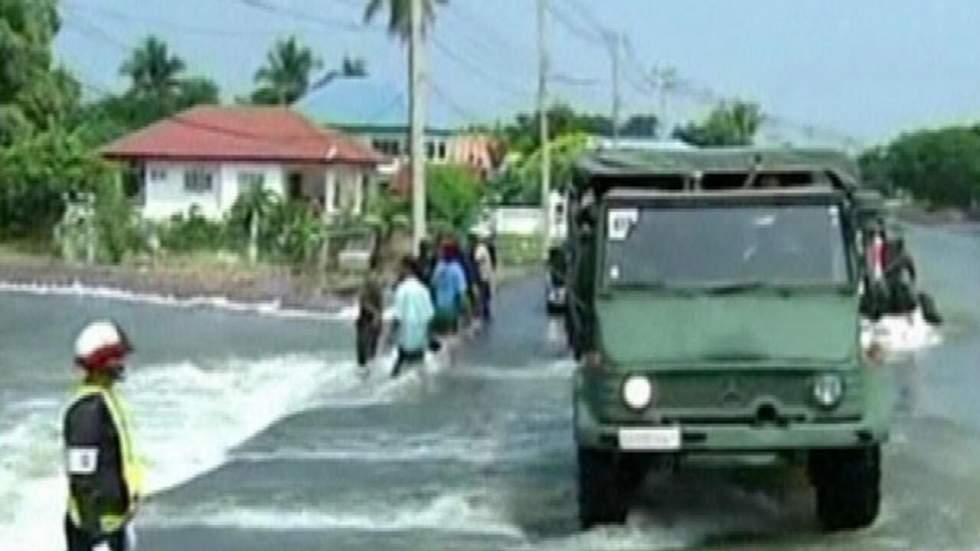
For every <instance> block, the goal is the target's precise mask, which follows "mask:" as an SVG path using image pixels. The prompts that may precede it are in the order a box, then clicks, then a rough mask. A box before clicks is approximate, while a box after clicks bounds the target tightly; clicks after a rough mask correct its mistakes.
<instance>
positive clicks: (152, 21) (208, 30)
mask: <svg viewBox="0 0 980 551" xmlns="http://www.w3.org/2000/svg"><path fill="white" fill-rule="evenodd" d="M62 2H63V5H64V6H65V7H67V8H69V9H73V10H84V11H90V12H93V13H98V14H101V15H105V16H107V17H111V18H113V19H116V20H119V21H123V22H138V23H146V24H149V25H160V26H165V27H170V28H173V29H175V30H178V31H183V32H187V33H195V34H202V35H207V36H215V35H220V36H241V37H253V36H257V35H267V34H277V33H278V32H279V31H278V30H274V29H253V30H234V29H227V28H216V27H199V26H196V25H186V24H184V23H179V22H177V21H171V20H168V19H158V18H149V17H143V16H135V15H132V14H127V13H122V12H119V11H116V10H113V9H110V8H105V7H102V6H91V5H88V4H79V3H76V2H74V1H73V0H62Z"/></svg>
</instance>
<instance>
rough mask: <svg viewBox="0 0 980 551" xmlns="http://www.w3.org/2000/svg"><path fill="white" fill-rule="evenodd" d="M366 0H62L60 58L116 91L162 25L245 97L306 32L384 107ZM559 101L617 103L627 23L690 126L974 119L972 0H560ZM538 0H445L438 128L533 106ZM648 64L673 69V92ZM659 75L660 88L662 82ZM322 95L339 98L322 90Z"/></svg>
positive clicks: (813, 126)
mask: <svg viewBox="0 0 980 551" xmlns="http://www.w3.org/2000/svg"><path fill="white" fill-rule="evenodd" d="M366 1H367V0H61V5H62V7H63V9H62V13H63V19H64V22H63V28H62V30H61V32H60V33H59V36H58V38H57V40H56V52H57V55H58V58H59V59H60V60H61V61H62V62H63V63H64V64H66V65H67V66H68V67H69V68H70V69H72V71H73V72H74V73H75V74H76V75H77V76H78V77H79V78H80V79H81V80H82V81H84V82H85V84H86V85H87V86H89V91H90V93H96V92H94V91H95V90H105V91H121V90H123V89H125V87H126V81H125V79H124V78H123V77H121V76H120V75H119V66H120V65H121V64H122V62H123V60H124V59H125V58H126V57H127V55H128V54H129V52H130V51H131V50H132V48H133V47H134V46H135V45H136V44H138V43H139V41H140V40H141V39H142V38H143V37H145V36H146V35H148V34H150V33H153V34H156V35H158V36H160V37H162V38H163V39H164V40H166V42H167V43H168V44H169V45H170V47H171V48H172V50H173V51H174V52H175V53H177V54H178V55H180V56H181V57H182V58H183V59H184V60H185V61H186V63H187V65H188V73H189V74H203V75H207V76H209V77H211V78H213V79H215V80H216V81H217V83H218V84H219V85H220V86H221V88H222V91H223V94H224V96H225V97H226V98H228V99H231V98H234V97H235V96H238V95H246V94H247V93H248V92H249V91H250V90H251V89H252V87H253V76H254V73H255V71H256V69H257V68H258V67H259V66H260V65H261V64H262V62H263V60H264V57H265V54H266V52H267V51H268V49H269V47H270V46H271V45H272V43H273V42H274V41H275V40H276V39H277V38H280V37H285V36H288V35H290V34H295V35H297V36H298V37H299V38H300V39H301V40H302V41H303V42H304V43H306V44H308V45H309V46H311V47H312V48H313V50H314V51H315V52H316V53H317V55H319V56H320V57H321V58H322V59H323V61H324V63H325V65H326V66H327V67H330V66H336V65H338V64H339V62H340V60H341V59H342V58H343V56H344V55H345V54H346V55H352V56H357V57H363V58H364V59H365V61H366V63H367V67H368V72H369V74H370V78H371V79H372V80H373V81H375V82H376V83H379V86H375V87H374V88H376V89H377V88H380V89H382V90H386V89H390V90H391V91H390V94H387V93H384V92H380V93H376V94H373V95H371V96H366V97H365V98H364V102H365V104H367V109H366V111H369V112H370V111H371V110H372V109H373V108H374V107H377V109H378V110H379V111H383V110H384V109H386V105H388V104H390V103H391V102H392V101H395V100H398V99H399V97H402V96H403V95H404V89H405V81H406V77H405V73H406V63H405V59H406V51H405V48H404V46H403V45H402V44H401V43H400V42H399V41H398V40H396V39H392V38H391V37H389V36H388V35H387V34H386V32H385V28H384V20H379V21H378V22H376V23H374V24H372V25H364V24H363V20H362V13H363V6H364V5H365V4H366ZM549 2H550V4H551V9H550V11H549V15H548V19H547V29H548V30H547V43H548V47H549V51H550V56H551V64H552V78H551V79H550V83H549V87H550V89H551V90H550V91H551V93H552V95H553V96H554V97H555V98H558V99H561V100H564V101H566V102H569V103H571V104H573V105H574V106H575V107H577V108H580V109H583V110H590V111H595V112H609V111H610V110H611V105H612V97H613V93H612V80H613V79H612V69H611V59H612V58H611V54H610V52H611V49H610V48H609V47H608V44H607V43H606V42H604V41H603V40H602V38H601V36H600V35H601V33H602V32H604V31H608V32H612V33H620V35H621V36H622V41H621V44H622V46H621V48H620V51H621V55H620V68H621V70H620V75H621V76H620V82H621V86H620V89H621V92H620V95H621V98H622V105H623V113H625V114H627V115H628V114H630V113H641V112H659V111H660V110H661V108H662V106H663V105H665V106H666V113H667V117H666V119H667V120H668V121H670V122H671V123H678V122H684V121H687V120H690V119H692V118H698V117H701V116H703V115H704V114H705V113H706V112H707V111H708V110H709V109H710V108H711V106H712V105H714V104H715V103H716V102H717V101H719V100H731V99H735V98H739V99H744V100H749V101H754V102H757V103H759V104H760V106H761V107H762V110H763V111H764V112H765V113H766V114H767V115H769V116H770V118H769V120H770V121H771V122H770V123H769V124H767V126H766V128H765V129H764V130H763V134H764V135H763V136H762V138H763V139H764V140H767V141H782V140H804V139H810V140H813V141H820V142H827V143H831V144H832V143H835V142H836V143H838V144H839V145H842V146H854V147H857V146H866V145H873V144H875V143H881V142H884V141H886V140H887V139H889V138H892V137H894V136H896V135H897V134H899V133H901V132H903V131H909V130H914V129H917V128H921V127H934V126H938V125H942V124H953V123H971V122H974V121H977V120H980V33H978V32H977V29H980V6H977V4H976V0H933V1H926V0H793V1H786V0H738V1H736V0H549ZM536 30H537V20H536V1H535V0H449V4H448V5H447V6H444V7H441V8H439V11H438V14H437V19H436V22H435V27H434V30H433V31H432V34H431V36H430V37H429V41H428V44H427V47H428V52H429V56H430V57H429V68H430V79H429V82H430V86H429V92H430V101H431V102H432V104H433V109H432V112H433V113H434V114H435V115H434V116H437V117H438V118H440V119H441V120H439V123H441V124H460V125H466V124H473V123H485V122H492V121H495V120H506V119H508V118H509V117H511V116H512V115H513V114H514V113H515V112H517V111H520V110H529V109H533V107H534V105H535V103H534V102H535V92H536V87H537V62H538V57H537V35H536ZM654 67H670V68H673V69H674V70H675V71H676V74H677V82H678V86H676V89H675V90H674V91H673V92H672V93H670V94H667V95H666V97H665V98H662V94H661V90H660V89H658V88H656V87H655V86H654V85H653V84H655V79H651V78H650V74H651V72H652V70H653V68H654ZM651 82H653V84H651ZM323 94H325V95H326V96H329V92H328V91H327V90H324V91H323Z"/></svg>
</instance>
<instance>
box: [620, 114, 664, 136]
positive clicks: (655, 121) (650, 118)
mask: <svg viewBox="0 0 980 551" xmlns="http://www.w3.org/2000/svg"><path fill="white" fill-rule="evenodd" d="M659 128H660V119H659V118H658V117H657V116H656V115H633V116H632V117H630V118H628V119H626V122H625V123H623V125H622V126H620V128H619V133H620V135H621V136H624V137H627V138H656V137H657V130H659Z"/></svg>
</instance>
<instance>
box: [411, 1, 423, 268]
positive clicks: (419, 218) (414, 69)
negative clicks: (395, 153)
mask: <svg viewBox="0 0 980 551" xmlns="http://www.w3.org/2000/svg"><path fill="white" fill-rule="evenodd" d="M410 2H411V8H410V10H409V11H410V12H411V13H410V14H409V16H410V24H411V41H410V43H409V46H408V48H409V49H408V71H409V86H410V91H409V112H410V117H411V123H410V130H409V134H410V136H409V157H410V164H411V171H412V172H411V185H412V250H413V251H414V252H415V253H416V254H418V252H419V245H420V244H421V243H422V240H423V239H425V236H426V230H425V143H424V142H425V136H424V134H425V89H424V88H425V82H424V78H425V77H424V74H423V69H422V56H423V50H422V47H423V46H422V0H410Z"/></svg>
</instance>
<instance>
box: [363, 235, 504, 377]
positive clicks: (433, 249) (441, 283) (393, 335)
mask: <svg viewBox="0 0 980 551" xmlns="http://www.w3.org/2000/svg"><path fill="white" fill-rule="evenodd" d="M496 266H497V258H496V251H495V249H494V246H493V243H492V241H491V240H489V239H488V238H487V237H485V236H479V237H478V236H472V237H471V239H470V242H469V247H464V246H463V245H462V244H461V242H460V240H459V239H457V238H456V237H455V236H452V235H444V236H441V237H440V238H439V239H437V240H436V241H435V245H433V243H432V242H428V241H424V242H422V243H421V244H420V245H419V255H418V256H417V257H416V256H406V257H404V258H403V259H402V260H401V262H400V264H399V270H398V278H397V281H396V284H395V288H394V294H393V300H392V323H391V327H390V330H389V332H388V342H389V344H391V345H392V346H394V347H395V348H396V358H395V362H394V365H393V367H392V371H391V373H392V376H393V377H397V376H398V375H399V374H400V373H401V370H402V368H403V367H404V366H405V364H407V363H419V362H421V361H422V360H423V359H424V357H425V352H426V351H427V350H430V349H431V350H437V349H438V348H439V347H440V346H441V345H440V341H439V338H438V337H448V336H452V335H455V334H456V333H458V332H459V331H460V330H461V329H465V328H467V327H469V326H471V325H473V324H475V323H476V322H478V321H479V322H488V321H489V320H490V317H491V307H490V305H491V301H492V297H493V288H494V282H495V273H496ZM383 297H384V289H383V283H382V280H381V275H380V272H379V266H378V262H377V258H373V259H372V262H371V267H370V270H369V273H368V275H367V276H366V277H365V280H364V283H363V285H362V286H361V290H360V293H359V295H358V304H359V314H358V318H357V324H356V327H357V363H358V366H359V367H360V369H361V370H362V373H365V374H366V373H367V369H368V365H369V363H370V362H371V360H372V359H373V358H374V357H375V356H376V355H377V352H378V347H379V342H380V340H381V333H382V332H383V329H384V299H383Z"/></svg>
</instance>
